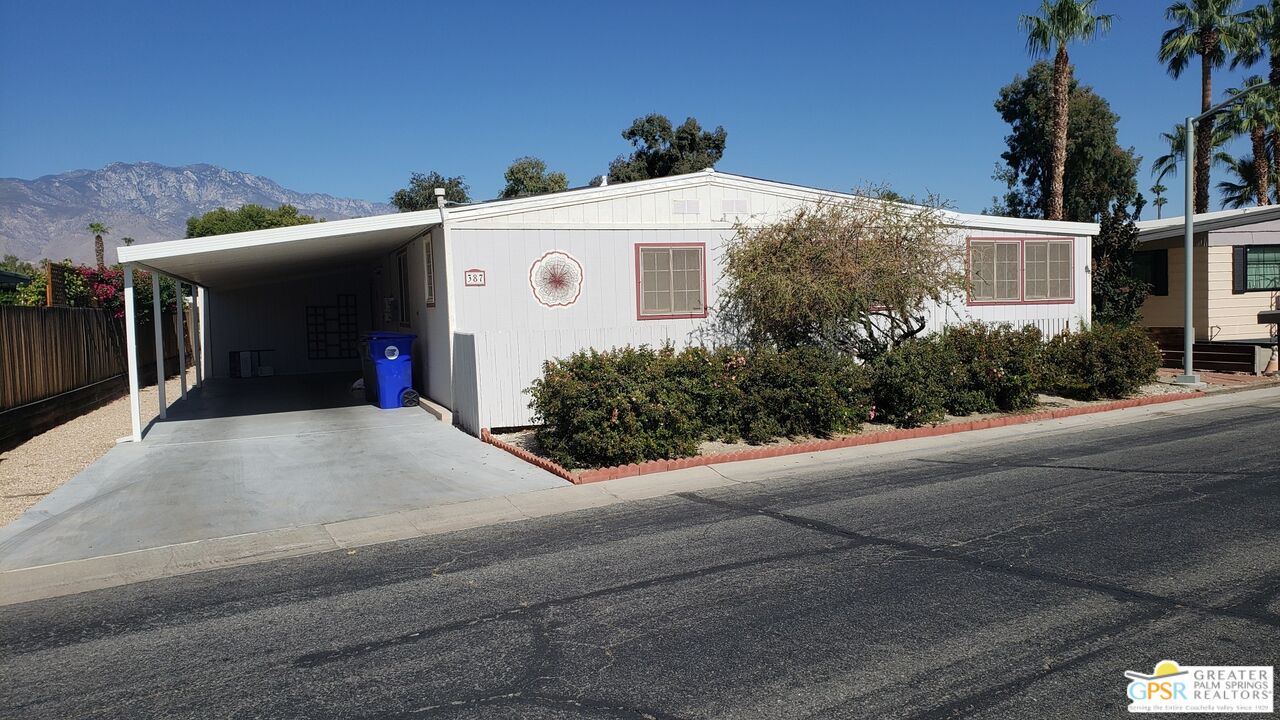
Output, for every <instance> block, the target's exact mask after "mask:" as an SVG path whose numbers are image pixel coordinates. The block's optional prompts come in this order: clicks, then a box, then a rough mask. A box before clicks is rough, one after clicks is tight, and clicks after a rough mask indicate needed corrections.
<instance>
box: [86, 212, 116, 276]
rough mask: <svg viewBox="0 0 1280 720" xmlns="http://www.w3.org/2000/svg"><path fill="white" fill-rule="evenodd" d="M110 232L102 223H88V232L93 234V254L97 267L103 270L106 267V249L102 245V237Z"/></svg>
mask: <svg viewBox="0 0 1280 720" xmlns="http://www.w3.org/2000/svg"><path fill="white" fill-rule="evenodd" d="M110 231H111V228H109V227H107V226H106V225H103V224H102V223H99V222H95V223H89V232H91V233H93V254H94V255H96V256H97V258H98V267H99V268H105V267H106V266H107V262H106V260H107V258H106V255H107V249H106V247H105V246H104V245H103V243H102V236H103V235H106V234H107V233H108V232H110Z"/></svg>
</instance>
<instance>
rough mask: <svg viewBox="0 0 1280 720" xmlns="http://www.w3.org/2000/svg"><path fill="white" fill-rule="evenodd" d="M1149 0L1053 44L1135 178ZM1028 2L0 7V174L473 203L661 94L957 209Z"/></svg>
mask: <svg viewBox="0 0 1280 720" xmlns="http://www.w3.org/2000/svg"><path fill="white" fill-rule="evenodd" d="M1164 4H1165V3H1163V2H1156V1H1154V0H1141V1H1134V0H1128V1H1122V0H1099V2H1098V5H1099V8H1100V10H1101V11H1103V12H1112V13H1115V14H1117V15H1118V16H1119V17H1118V19H1117V22H1116V24H1115V28H1114V30H1113V31H1112V33H1111V34H1110V35H1109V36H1107V37H1105V38H1103V39H1101V40H1098V41H1095V42H1094V43H1092V44H1087V45H1079V46H1075V47H1073V48H1072V60H1073V61H1074V63H1075V64H1076V68H1077V76H1078V77H1079V79H1080V80H1081V81H1082V82H1084V83H1086V84H1089V85H1092V86H1093V87H1094V88H1095V89H1096V90H1097V91H1098V92H1099V93H1100V94H1101V95H1102V96H1103V97H1105V98H1107V99H1108V100H1109V101H1110V102H1111V105H1112V108H1113V109H1114V110H1115V111H1116V112H1117V113H1118V114H1119V115H1120V116H1121V121H1120V140H1121V143H1122V144H1124V145H1126V146H1127V145H1133V146H1134V147H1135V148H1136V149H1137V151H1138V153H1139V154H1140V155H1142V156H1143V157H1144V162H1143V168H1142V171H1141V175H1140V177H1139V180H1140V182H1141V187H1142V188H1143V189H1144V190H1145V189H1146V188H1147V187H1149V186H1150V185H1151V178H1150V174H1149V167H1150V162H1151V160H1152V159H1153V158H1155V157H1156V156H1157V155H1159V154H1161V153H1162V152H1163V149H1162V147H1161V143H1160V140H1159V133H1160V132H1161V131H1164V130H1168V129H1169V128H1170V127H1171V126H1172V125H1173V124H1174V123H1175V122H1177V121H1179V120H1180V119H1181V118H1183V117H1185V116H1186V115H1187V114H1188V113H1189V112H1191V111H1193V110H1195V109H1196V107H1197V105H1198V93H1199V90H1198V86H1197V78H1198V72H1195V73H1188V74H1187V75H1184V76H1183V78H1182V79H1180V80H1177V81H1175V80H1173V79H1171V78H1170V77H1169V76H1168V75H1167V73H1166V72H1165V71H1164V69H1163V68H1162V67H1161V66H1160V65H1159V64H1158V63H1157V62H1156V59H1155V55H1156V51H1157V47H1158V42H1159V36H1160V33H1161V32H1162V31H1163V30H1164V29H1165V27H1166V26H1167V22H1166V21H1165V20H1164V17H1163V7H1164ZM1246 4H1252V3H1246ZM1037 5H1038V3H1037V2H1032V1H1031V0H1019V1H1017V2H1015V1H1012V0H1007V1H1001V2H996V1H990V2H988V1H985V0H984V1H983V2H958V1H955V0H950V1H947V0H936V1H934V0H906V1H903V2H896V3H883V2H864V1H859V2H836V3H828V4H823V3H805V2H791V3H782V4H779V3H776V2H769V3H765V2H759V3H753V2H688V1H687V0H686V1H685V2H645V3H613V2H600V1H599V0H595V1H594V2H581V3H576V2H574V3H570V2H548V3H529V2H519V3H499V2H485V3H427V2H404V3H392V2H380V3H351V2H326V1H323V0H320V1H313V2H307V3H301V2H269V1H268V0H259V2H254V3H241V2H231V1H227V2H217V3H210V2H172V1H171V0H170V1H167V2H146V1H141V0H140V1H137V2H101V1H99V2H92V3H89V2H61V1H58V0H41V2H18V0H0V176H5V177H23V178H32V177H36V176H39V175H45V174H50V173H57V172H62V171H66V170H71V169H77V168H97V167H101V166H103V165H105V164H107V163H110V162H114V161H126V162H133V161H140V160H151V161H155V162H160V163H164V164H170V165H180V164H187V163H197V162H207V163H213V164H216V165H222V166H225V167H228V168H233V169H237V170H244V171H248V172H253V173H258V174H261V175H265V176H268V177H270V178H272V179H274V180H276V181H278V182H280V183H281V184H283V185H284V186H286V187H289V188H292V189H295V190H300V191H306V192H327V193H331V194H334V195H340V196H349V197H358V198H365V199H371V200H386V198H387V197H388V196H389V195H390V194H391V193H392V192H394V191H395V189H396V188H398V187H402V186H403V185H405V184H406V181H407V179H408V176H409V173H410V172H413V171H426V170H432V169H435V170H439V171H440V172H443V173H445V174H448V175H454V174H461V175H465V176H466V178H467V180H468V182H469V183H470V184H471V188H472V194H473V196H475V197H476V198H481V199H482V198H488V197H493V196H494V195H496V194H497V192H498V190H499V189H500V188H501V186H502V172H503V170H504V169H505V168H506V166H507V165H508V164H509V163H510V162H511V160H513V159H514V158H516V157H519V156H521V155H536V156H539V157H541V158H543V159H544V160H546V161H547V163H548V164H549V165H550V166H551V167H552V168H554V169H559V170H563V171H565V172H566V173H568V175H569V178H570V182H571V184H575V185H577V184H583V183H585V182H586V181H587V180H588V179H590V177H591V176H593V175H596V174H599V173H601V172H603V171H604V169H605V167H606V165H607V164H608V162H609V160H610V159H612V158H613V157H615V156H617V155H618V154H620V153H624V152H626V151H627V150H628V147H627V145H626V143H625V142H624V141H623V140H622V139H621V137H620V136H619V133H620V131H621V130H622V128H624V127H625V126H627V125H628V124H629V123H630V121H631V120H632V119H633V118H635V117H637V116H639V115H643V114H645V113H649V112H660V113H664V114H666V115H668V116H670V117H671V118H672V119H673V120H675V121H680V120H683V119H684V118H685V117H686V116H689V115H692V116H694V117H696V118H698V119H699V120H700V121H701V122H702V123H703V124H704V125H711V126H714V125H723V126H724V127H725V128H726V129H727V130H728V132H729V140H728V151H727V152H726V153H725V157H724V159H723V161H722V162H721V163H720V165H719V167H720V169H722V170H725V171H728V172H738V173H743V174H748V175H756V176H762V177H766V178H770V179H776V180H782V181H788V182H796V183H801V184H808V185H816V186H822V187H829V188H835V189H848V188H851V187H853V186H856V185H860V184H865V183H869V182H870V183H882V182H883V183H888V184H890V185H891V186H892V187H894V188H895V189H896V190H898V191H899V192H902V193H904V194H917V195H919V194H923V193H925V192H927V191H933V192H937V193H939V194H940V195H942V196H943V197H945V198H948V199H950V200H951V201H952V202H953V204H954V205H955V206H956V207H957V208H959V209H961V210H965V211H971V212H977V211H980V210H982V209H983V208H984V207H986V206H988V205H989V204H990V201H991V198H992V196H993V195H994V194H996V193H997V192H999V190H1000V187H999V186H998V184H997V183H996V182H995V181H993V180H992V179H991V173H992V169H993V167H994V165H995V163H996V162H997V161H998V159H999V155H1000V152H1001V150H1002V149H1003V137H1004V135H1005V133H1006V131H1007V126H1005V125H1004V123H1002V122H1001V120H1000V118H999V116H998V115H997V114H996V112H995V110H994V109H993V108H992V102H993V100H994V99H995V96H996V93H997V91H998V89H999V88H1000V87H1001V86H1002V85H1004V84H1006V83H1007V82H1009V80H1010V79H1011V78H1012V77H1013V75H1014V74H1015V73H1018V72H1021V71H1024V70H1025V69H1026V67H1027V66H1028V65H1029V63H1030V59H1029V58H1028V56H1027V54H1026V50H1025V46H1024V39H1023V37H1022V35H1021V34H1020V33H1019V31H1018V27H1017V18H1018V16H1019V15H1020V14H1022V13H1029V12H1033V11H1034V10H1035V9H1036V7H1037ZM1240 75H1241V74H1240V73H1232V72H1229V71H1226V70H1224V71H1222V72H1221V73H1220V74H1219V75H1218V76H1217V77H1216V78H1215V84H1216V89H1217V90H1218V91H1219V92H1218V94H1221V91H1223V90H1225V89H1226V88H1227V87H1229V86H1231V85H1233V84H1238V78H1239V77H1240ZM1217 179H1218V178H1217V177H1215V181H1216V180H1217ZM1166 184H1167V185H1170V186H1173V187H1174V188H1175V191H1174V192H1173V194H1172V196H1171V198H1170V200H1171V202H1170V204H1169V205H1168V206H1167V207H1166V209H1165V212H1166V214H1177V213H1180V212H1181V204H1182V203H1181V193H1180V192H1178V191H1177V188H1178V187H1180V186H1179V185H1178V183H1177V182H1176V181H1175V182H1168V183H1166ZM1215 208H1216V197H1215ZM1145 215H1146V216H1147V217H1154V211H1153V210H1151V209H1148V211H1147V212H1146V213H1145Z"/></svg>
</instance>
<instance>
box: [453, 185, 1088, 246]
mask: <svg viewBox="0 0 1280 720" xmlns="http://www.w3.org/2000/svg"><path fill="white" fill-rule="evenodd" d="M702 185H718V186H720V187H727V188H738V189H743V190H748V191H756V192H764V193H768V194H771V195H776V196H779V197H785V198H790V199H793V200H801V201H809V202H818V201H821V200H858V201H863V202H865V201H868V200H873V198H867V197H864V196H861V195H854V194H852V193H845V192H837V191H835V190H824V189H822V188H814V187H807V186H804V185H792V184H789V183H781V182H776V181H773V180H763V179H760V178H753V177H747V176H744V175H734V174H732V173H723V172H714V171H713V172H707V171H702V172H696V173H689V174H687V175H674V176H671V177H665V178H655V179H653V180H638V181H635V182H629V183H617V184H615V185H606V186H604V187H594V188H584V189H581V190H571V191H569V192H563V193H552V194H548V195H537V196H533V197H528V198H517V199H514V200H509V201H502V202H497V203H486V204H483V205H469V206H457V207H452V208H450V209H449V220H450V222H451V223H457V224H459V225H461V224H468V223H471V222H475V221H479V220H490V221H492V220H494V219H495V218H499V217H501V216H504V215H514V214H517V213H524V212H532V211H537V210H549V209H555V208H559V207H566V206H570V205H577V204H581V203H588V202H597V201H599V200H602V199H606V198H609V199H615V198H623V197H629V196H632V195H644V194H648V193H651V192H658V191H662V190H670V189H672V188H691V187H699V186H702ZM946 215H947V218H948V219H949V221H950V222H951V223H952V224H954V225H955V226H957V227H963V228H970V229H986V230H999V231H1011V232H1032V233H1056V234H1060V235H1070V236H1086V235H1087V236H1091V235H1097V234H1098V224H1097V223H1076V222H1056V221H1049V220H1032V219H1025V218H1006V217H998V216H994V215H970V214H966V213H958V212H952V211H947V213H946Z"/></svg>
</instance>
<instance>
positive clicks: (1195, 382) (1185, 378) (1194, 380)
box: [1173, 373, 1205, 387]
mask: <svg viewBox="0 0 1280 720" xmlns="http://www.w3.org/2000/svg"><path fill="white" fill-rule="evenodd" d="M1173 384H1174V385H1186V386H1188V387H1204V386H1205V383H1203V382H1201V381H1200V373H1191V374H1190V375H1178V376H1177V377H1175V378H1174V379H1173Z"/></svg>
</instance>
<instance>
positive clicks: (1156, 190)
mask: <svg viewBox="0 0 1280 720" xmlns="http://www.w3.org/2000/svg"><path fill="white" fill-rule="evenodd" d="M1168 191H1169V188H1167V187H1165V186H1163V185H1161V184H1160V183H1159V182H1157V183H1156V184H1155V185H1152V186H1151V194H1153V195H1155V196H1156V199H1155V200H1152V201H1151V204H1152V205H1155V206H1156V219H1157V220H1159V219H1160V215H1161V211H1162V210H1163V209H1164V206H1165V205H1167V204H1168V203H1169V198H1167V197H1165V196H1164V194H1165V193H1166V192H1168Z"/></svg>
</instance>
